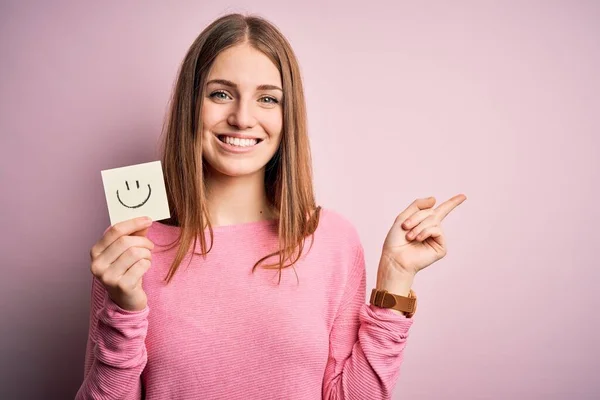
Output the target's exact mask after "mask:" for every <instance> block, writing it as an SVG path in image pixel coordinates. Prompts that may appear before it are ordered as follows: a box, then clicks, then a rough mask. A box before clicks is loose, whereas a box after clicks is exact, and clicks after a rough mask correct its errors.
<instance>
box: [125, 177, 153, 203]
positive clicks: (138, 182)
mask: <svg viewBox="0 0 600 400" xmlns="http://www.w3.org/2000/svg"><path fill="white" fill-rule="evenodd" d="M135 183H136V185H137V188H138V189H139V188H140V181H135ZM125 185H126V186H127V190H129V183H128V182H127V181H125ZM151 194H152V188H151V187H150V184H148V196H146V198H145V199H144V201H142V202H141V203H140V204H137V205H135V206H130V205H128V204H125V203H123V200H121V196H119V190H117V199H118V200H119V203H121V204H122V205H123V206H125V207H127V208H140V207H141V206H143V205H144V204H146V202H147V201H148V199H149V198H150V195H151Z"/></svg>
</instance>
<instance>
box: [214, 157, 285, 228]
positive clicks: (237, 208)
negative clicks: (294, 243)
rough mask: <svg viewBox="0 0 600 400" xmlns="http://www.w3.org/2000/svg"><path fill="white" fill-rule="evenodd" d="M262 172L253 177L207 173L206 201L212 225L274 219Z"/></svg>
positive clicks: (274, 214) (274, 215)
mask: <svg viewBox="0 0 600 400" xmlns="http://www.w3.org/2000/svg"><path fill="white" fill-rule="evenodd" d="M264 177H265V171H264V169H261V170H260V171H258V172H256V173H255V174H252V175H245V176H235V177H231V176H226V175H223V174H220V173H218V172H215V171H210V168H207V170H206V176H205V180H206V188H207V192H206V197H207V198H206V200H207V205H208V212H209V216H210V222H211V224H212V225H213V226H224V225H235V224H242V223H246V222H255V221H261V220H269V219H274V218H275V217H276V212H275V210H273V208H272V207H271V206H270V205H269V202H268V201H267V195H266V191H265V183H264Z"/></svg>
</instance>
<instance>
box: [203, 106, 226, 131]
mask: <svg viewBox="0 0 600 400" xmlns="http://www.w3.org/2000/svg"><path fill="white" fill-rule="evenodd" d="M223 108H224V107H217V106H216V104H213V103H210V102H208V101H205V102H204V104H202V111H201V113H200V118H201V120H202V124H203V126H204V128H205V129H206V128H208V129H210V128H211V127H212V126H214V125H215V124H216V123H218V122H219V121H220V120H222V119H223V118H224V117H223Z"/></svg>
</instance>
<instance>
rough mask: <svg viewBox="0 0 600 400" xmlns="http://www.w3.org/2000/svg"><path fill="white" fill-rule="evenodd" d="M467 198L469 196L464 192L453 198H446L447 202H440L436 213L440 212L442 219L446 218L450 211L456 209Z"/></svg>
mask: <svg viewBox="0 0 600 400" xmlns="http://www.w3.org/2000/svg"><path fill="white" fill-rule="evenodd" d="M466 199H467V196H465V195H464V194H457V195H456V196H454V197H452V198H451V199H449V200H446V201H445V202H443V203H442V204H440V205H439V206H438V207H437V208H436V209H435V210H436V213H438V214H439V216H440V221H441V220H443V219H444V218H446V216H447V215H448V214H450V212H451V211H452V210H454V209H455V208H456V207H458V206H459V205H461V204H462V202H463V201H465V200H466Z"/></svg>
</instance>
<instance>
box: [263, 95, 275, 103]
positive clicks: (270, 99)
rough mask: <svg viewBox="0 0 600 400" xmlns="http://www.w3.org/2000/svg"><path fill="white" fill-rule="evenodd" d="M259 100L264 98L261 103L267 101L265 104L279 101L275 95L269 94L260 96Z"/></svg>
mask: <svg viewBox="0 0 600 400" xmlns="http://www.w3.org/2000/svg"><path fill="white" fill-rule="evenodd" d="M260 100H261V101H262V100H265V101H263V103H267V104H277V103H279V100H277V99H276V98H275V97H271V96H264V97H261V98H260Z"/></svg>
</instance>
